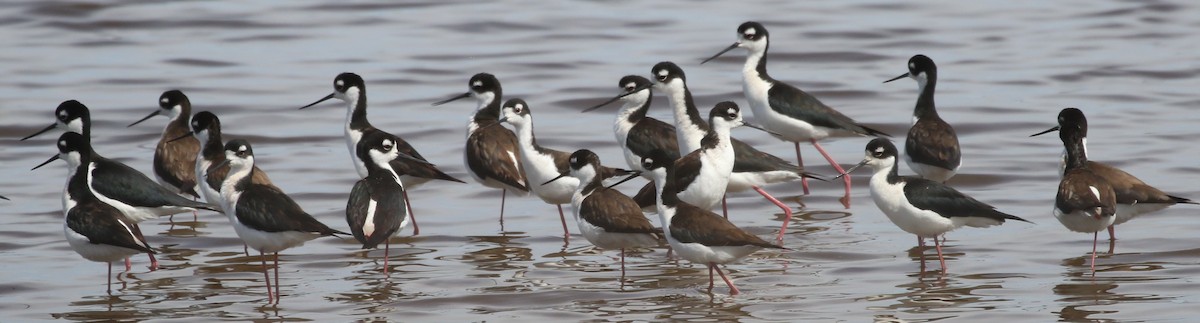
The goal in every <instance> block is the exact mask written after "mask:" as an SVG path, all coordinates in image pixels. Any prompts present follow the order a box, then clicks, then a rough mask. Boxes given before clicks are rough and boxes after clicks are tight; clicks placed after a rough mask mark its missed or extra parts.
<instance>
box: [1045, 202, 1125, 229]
mask: <svg viewBox="0 0 1200 323" xmlns="http://www.w3.org/2000/svg"><path fill="white" fill-rule="evenodd" d="M1054 217H1055V218H1057V219H1058V222H1061V223H1062V224H1063V226H1065V227H1067V230H1071V231H1075V232H1085V233H1093V232H1099V231H1100V230H1104V229H1105V228H1108V226H1110V225H1112V224H1113V221H1114V220H1116V217H1115V216H1107V217H1102V218H1099V219H1097V218H1095V217H1092V216H1091V215H1089V214H1087V213H1084V212H1083V211H1075V212H1072V213H1063V212H1062V211H1060V210H1059V209H1058V208H1054Z"/></svg>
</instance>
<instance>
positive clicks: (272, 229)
mask: <svg viewBox="0 0 1200 323" xmlns="http://www.w3.org/2000/svg"><path fill="white" fill-rule="evenodd" d="M224 163H227V164H229V175H228V176H226V177H225V181H223V182H221V200H222V201H223V203H224V205H223V206H222V207H223V208H224V209H225V214H226V215H228V216H229V221H230V222H232V223H233V229H234V231H235V232H237V235H238V237H240V238H242V241H244V242H245V243H246V244H247V245H249V246H250V247H251V248H254V250H258V252H259V256H260V257H262V268H263V277H264V278H265V279H266V281H265V283H266V285H267V302H268V303H270V302H273V301H277V300H278V299H279V296H280V295H279V252H280V251H282V250H284V249H288V248H291V247H296V246H300V245H303V244H304V242H306V241H308V240H312V239H316V238H318V237H323V236H331V235H336V234H342V235H349V234H348V233H345V232H341V231H338V230H334V229H331V228H329V227H328V226H326V225H325V224H322V223H321V222H320V221H317V219H314V218H313V217H312V215H309V214H308V212H305V211H304V210H303V209H301V208H300V205H297V204H296V201H294V200H292V198H291V197H288V196H287V194H284V193H283V191H282V190H280V189H278V188H276V187H274V186H270V185H264V184H258V183H254V182H253V181H252V180H250V179H251V175H252V173H253V172H254V151H253V150H252V149H251V147H250V143H249V142H247V141H245V140H242V139H234V140H230V141H229V142H228V143H226V144H225V162H224ZM269 253H270V254H274V261H275V294H274V295H272V294H271V281H270V276H269V275H268V274H267V255H266V254H269ZM273 296H274V297H273Z"/></svg>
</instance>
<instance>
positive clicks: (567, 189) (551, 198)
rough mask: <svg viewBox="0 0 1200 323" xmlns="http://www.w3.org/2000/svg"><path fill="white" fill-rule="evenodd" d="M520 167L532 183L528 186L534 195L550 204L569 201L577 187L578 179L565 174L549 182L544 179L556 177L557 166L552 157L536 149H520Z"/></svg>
mask: <svg viewBox="0 0 1200 323" xmlns="http://www.w3.org/2000/svg"><path fill="white" fill-rule="evenodd" d="M521 167H524V168H525V177H526V178H528V179H529V183H532V184H531V185H530V186H529V188H530V189H531V190H532V191H533V193H534V194H535V195H537V196H538V197H539V198H541V199H542V201H546V203H550V204H567V203H571V194H573V193H575V188H577V187H579V180H578V179H576V178H575V177H571V176H567V177H563V178H559V179H557V180H555V181H553V182H550V183H549V184H546V185H542V183H545V182H546V181H549V180H551V179H554V178H555V177H558V175H559V174H558V168H557V167H555V166H554V158H551V157H550V156H547V155H542V154H539V153H537V151H530V150H523V151H521Z"/></svg>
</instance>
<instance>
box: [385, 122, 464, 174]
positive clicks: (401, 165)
mask: <svg viewBox="0 0 1200 323" xmlns="http://www.w3.org/2000/svg"><path fill="white" fill-rule="evenodd" d="M375 131H383V130H375ZM363 137H364V138H366V134H365V133H364V135H363ZM395 138H396V139H399V140H397V141H396V149H397V150H399V151H400V152H401V153H405V154H408V155H409V156H413V157H416V158H417V159H420V160H423V161H425V157H422V156H421V153H419V152H417V149H416V148H413V146H412V145H409V144H408V142H407V141H404V139H401V138H400V137H399V136H396V137H395ZM389 164H391V166H392V169H393V170H395V171H396V173H397V174H400V175H409V176H413V177H420V178H430V179H440V180H443V181H451V182H459V183H465V182H463V181H462V180H460V179H457V178H454V176H450V174H446V173H445V172H442V170H441V169H438V168H437V166H435V165H433V164H432V163H421V162H417V161H413V160H408V159H404V158H397V159H395V160H393V161H392V162H390V163H389Z"/></svg>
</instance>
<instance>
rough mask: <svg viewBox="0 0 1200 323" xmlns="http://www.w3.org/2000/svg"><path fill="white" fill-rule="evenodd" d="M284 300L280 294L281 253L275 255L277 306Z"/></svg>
mask: <svg viewBox="0 0 1200 323" xmlns="http://www.w3.org/2000/svg"><path fill="white" fill-rule="evenodd" d="M281 300H283V295H282V294H279V252H276V253H275V304H279V301H281Z"/></svg>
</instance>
